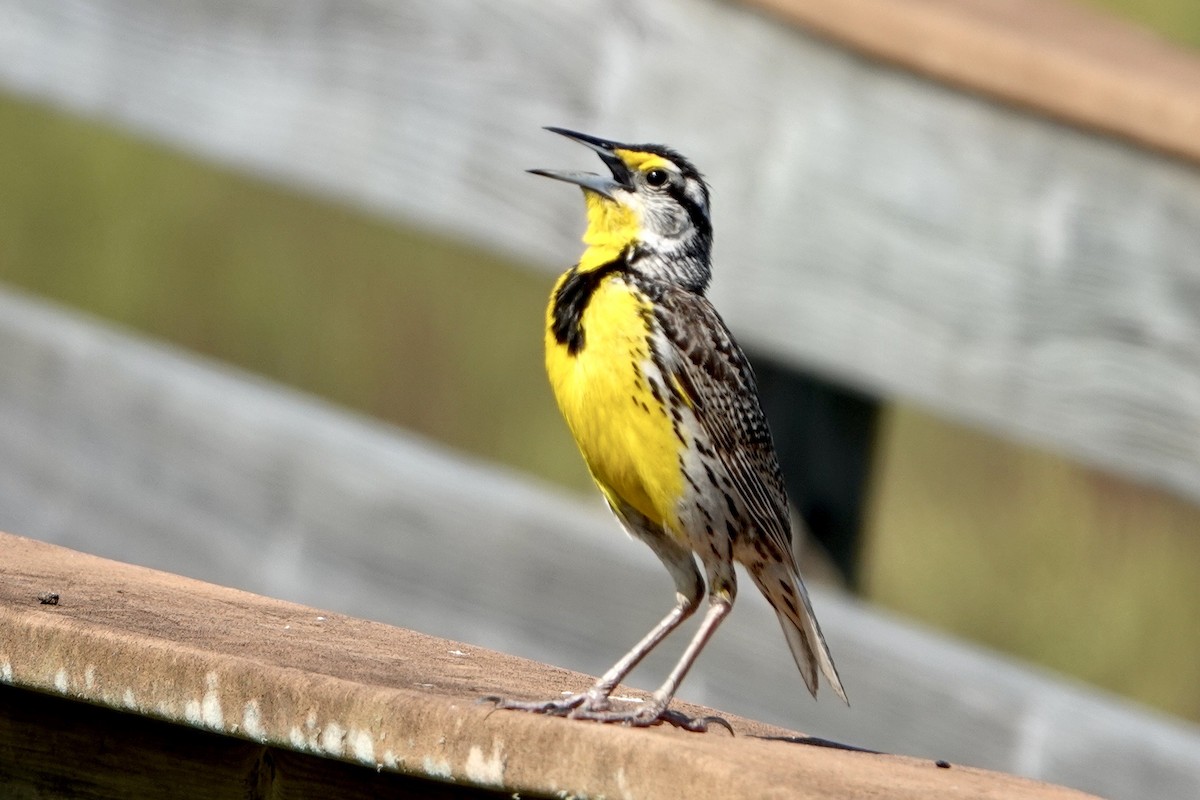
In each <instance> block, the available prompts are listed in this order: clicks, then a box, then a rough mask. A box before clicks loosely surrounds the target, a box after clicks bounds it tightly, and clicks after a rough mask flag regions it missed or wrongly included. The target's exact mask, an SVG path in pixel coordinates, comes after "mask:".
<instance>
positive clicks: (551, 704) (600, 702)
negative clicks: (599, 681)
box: [479, 692, 608, 717]
mask: <svg viewBox="0 0 1200 800" xmlns="http://www.w3.org/2000/svg"><path fill="white" fill-rule="evenodd" d="M479 701H480V702H481V703H492V704H493V705H495V706H496V708H503V709H507V710H510V711H530V712H533V713H534V714H547V715H549V716H552V717H566V716H570V715H571V714H572V713H573V712H574V711H576V710H578V709H580V708H585V707H586V708H589V709H592V710H596V711H600V710H604V709H607V708H608V698H607V697H593V696H591V695H590V694H589V693H588V692H583V693H581V694H567V695H564V696H563V697H561V698H559V699H558V700H509V699H508V698H506V697H500V696H499V695H488V696H486V697H481V698H480V699H479Z"/></svg>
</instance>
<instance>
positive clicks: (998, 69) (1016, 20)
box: [743, 0, 1200, 162]
mask: <svg viewBox="0 0 1200 800" xmlns="http://www.w3.org/2000/svg"><path fill="white" fill-rule="evenodd" d="M743 2H744V3H745V4H746V5H748V6H754V7H757V8H760V9H762V10H764V11H766V12H768V13H770V14H773V15H775V16H776V17H779V18H782V19H785V20H788V21H790V22H792V23H793V24H796V25H799V26H801V27H803V28H807V29H809V30H812V31H813V32H815V33H817V34H819V35H821V36H824V37H826V38H828V39H831V40H833V41H836V42H839V43H841V44H843V45H846V46H848V47H851V48H853V49H855V50H858V51H860V52H862V53H864V54H865V55H868V56H870V57H873V58H877V59H880V60H883V61H886V62H889V63H892V64H895V65H897V66H900V67H903V68H905V69H909V70H912V71H914V72H917V73H919V74H922V75H926V76H928V77H931V78H934V79H936V80H939V81H942V82H945V83H947V84H950V85H953V86H957V87H960V88H963V89H967V90H971V91H975V92H979V93H981V94H984V95H989V96H992V97H995V98H997V99H999V100H1001V101H1003V102H1007V103H1012V104H1015V105H1018V106H1023V107H1026V108H1030V109H1033V110H1036V111H1038V112H1041V113H1043V114H1046V115H1048V116H1050V117H1052V118H1055V119H1058V120H1061V121H1063V122H1067V123H1070V124H1073V125H1078V126H1081V127H1084V128H1090V129H1094V130H1097V131H1101V132H1104V133H1107V134H1110V135H1114V136H1118V137H1121V138H1125V139H1128V140H1130V141H1133V142H1136V143H1137V144H1140V145H1143V146H1145V147H1149V148H1152V149H1155V150H1159V151H1162V152H1165V153H1169V154H1171V155H1174V156H1177V157H1182V158H1185V159H1187V160H1190V161H1193V162H1200V55H1198V54H1195V53H1192V52H1189V51H1188V50H1186V49H1185V48H1183V47H1179V46H1175V45H1173V44H1170V43H1168V42H1166V41H1165V40H1162V39H1160V38H1158V37H1156V36H1154V35H1153V34H1151V33H1150V32H1147V31H1145V30H1142V29H1140V28H1138V27H1137V26H1135V25H1133V24H1131V23H1125V22H1123V21H1120V20H1117V19H1114V18H1111V17H1108V16H1106V15H1103V14H1101V13H1100V12H1097V11H1093V10H1091V9H1088V8H1084V7H1080V6H1075V5H1072V4H1068V3H1064V2H1057V1H1056V0H907V2H902V3H901V2H895V0H743Z"/></svg>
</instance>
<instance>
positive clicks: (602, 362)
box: [492, 128, 846, 730]
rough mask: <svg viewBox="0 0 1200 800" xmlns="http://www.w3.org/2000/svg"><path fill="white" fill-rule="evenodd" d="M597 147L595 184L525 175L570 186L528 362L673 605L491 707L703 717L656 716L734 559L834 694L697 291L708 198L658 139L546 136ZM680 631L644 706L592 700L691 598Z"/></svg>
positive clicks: (581, 176)
mask: <svg viewBox="0 0 1200 800" xmlns="http://www.w3.org/2000/svg"><path fill="white" fill-rule="evenodd" d="M547 130H550V131H552V132H554V133H558V134H561V135H563V136H566V137H568V138H570V139H573V140H574V141H576V142H579V143H581V144H584V145H586V146H587V147H589V148H591V149H592V150H594V151H595V152H596V153H597V154H599V156H600V159H601V160H602V161H603V162H604V164H605V165H606V166H607V167H608V169H609V171H610V172H611V173H612V176H611V177H608V176H603V175H597V174H594V173H589V172H562V171H553V170H540V169H537V170H530V171H531V172H533V173H534V174H536V175H543V176H545V177H547V178H554V179H556V180H560V181H566V182H568V183H573V184H577V185H578V186H581V187H582V188H583V194H584V198H585V200H586V203H587V220H588V225H587V232H586V233H585V234H584V236H583V241H584V243H585V244H586V245H587V247H586V249H585V250H584V252H583V255H582V256H581V257H580V259H579V263H578V264H576V265H575V266H574V267H572V268H571V269H569V270H567V272H566V273H564V274H563V275H562V276H561V277H560V278H559V279H558V282H557V284H556V285H555V287H554V291H553V294H552V295H551V299H550V305H549V307H548V308H547V310H546V369H547V372H548V373H549V377H550V384H551V386H552V387H553V390H554V395H555V398H556V399H557V400H558V405H559V408H560V409H561V410H562V414H563V416H564V417H565V418H566V421H567V425H568V426H569V427H570V429H571V433H572V434H573V435H574V437H575V441H576V442H577V443H578V445H579V449H580V451H581V452H582V453H583V458H584V460H585V461H586V462H587V466H588V469H589V470H590V471H591V474H592V477H593V478H594V479H595V481H596V484H597V485H598V486H599V487H600V491H601V492H603V494H604V497H605V499H606V500H607V501H608V505H609V506H610V507H611V508H612V511H613V513H614V514H616V516H617V519H618V520H620V522H621V524H622V525H623V526H624V527H625V529H626V530H627V531H628V532H629V533H630V534H632V535H633V536H634V537H636V538H638V539H640V540H641V541H643V542H645V543H646V544H647V545H649V546H650V549H651V550H653V551H654V553H655V555H657V556H658V557H659V559H660V560H661V561H662V562H663V564H664V565H665V566H666V568H667V570H668V571H669V572H670V574H671V577H672V578H673V579H674V581H675V589H676V593H677V599H676V602H675V605H674V607H673V608H672V609H671V611H670V613H668V614H667V615H666V616H665V617H664V618H663V619H662V621H661V622H659V623H658V624H657V625H655V626H654V628H653V629H651V630H650V632H649V633H647V634H646V636H645V637H644V638H643V639H642V640H641V641H640V642H638V643H637V645H635V646H634V647H633V649H632V650H630V651H629V652H628V653H626V654H625V655H624V656H622V657H621V659H620V660H619V661H617V663H616V664H614V665H613V667H612V668H611V669H610V670H609V671H608V672H606V673H604V675H603V676H602V677H601V678H600V679H599V680H598V681H597V682H596V683H595V684H594V685H593V686H592V687H591V688H590V689H588V690H587V691H586V692H583V693H581V694H575V695H570V696H567V697H564V698H560V699H554V700H549V701H545V702H518V701H512V700H505V699H501V698H492V699H493V700H495V701H496V702H497V704H498V705H499V706H500V707H502V708H513V709H522V710H526V711H536V712H542V713H548V714H556V715H560V716H569V717H574V718H582V719H591V720H598V721H603V722H622V723H626V724H630V725H637V726H643V725H652V724H655V723H657V722H659V721H667V722H670V723H672V724H675V725H679V726H682V727H686V728H689V729H692V730H703V729H704V727H705V721H704V720H692V719H689V718H687V717H684V716H683V715H681V714H676V713H674V712H671V711H668V705H669V704H670V702H671V699H672V697H673V696H674V694H675V691H676V689H677V688H678V687H679V684H680V682H681V681H682V680H683V678H684V676H685V675H686V674H687V671H688V669H689V668H690V667H691V666H692V664H693V662H694V661H695V660H696V656H697V655H699V653H700V650H701V649H702V648H703V647H704V645H705V643H707V642H708V640H709V638H710V637H711V636H712V635H713V632H714V631H715V630H716V628H717V626H718V625H719V624H720V623H721V620H723V619H724V618H725V617H726V615H728V614H729V612H730V610H731V609H732V607H733V600H734V596H735V594H736V591H737V588H736V578H735V574H734V566H733V565H734V562H735V561H736V562H738V563H740V564H742V566H744V567H745V568H746V570H747V571H748V572H749V574H750V577H751V579H752V580H753V581H754V583H755V584H756V585H757V586H758V588H759V590H760V591H761V592H762V593H763V595H765V596H766V598H767V600H768V601H769V602H770V603H771V606H772V607H773V608H774V609H775V611H776V613H777V614H778V616H779V621H780V623H781V624H782V626H783V632H784V636H785V637H786V639H787V643H788V646H789V647H790V648H791V651H792V655H793V657H794V658H795V660H796V665H797V666H798V667H799V668H800V672H801V673H802V675H803V676H804V681H805V683H806V684H807V686H808V689H809V691H810V692H812V694H813V695H814V696H815V695H816V693H817V681H818V679H817V671H818V669H819V670H820V672H822V673H824V675H825V678H826V679H827V680H828V682H829V684H830V685H831V686H832V688H833V691H834V692H836V693H837V694H838V696H839V697H841V698H842V699H843V700H845V699H846V694H845V691H844V690H843V688H842V683H841V680H840V679H839V678H838V674H837V669H836V668H835V667H834V665H833V660H832V659H831V658H830V655H829V649H828V647H827V646H826V644H825V639H824V637H823V636H822V635H821V629H820V627H819V626H818V625H817V620H816V617H815V616H814V615H813V610H812V606H811V604H810V603H809V599H808V592H807V590H806V589H805V587H804V582H803V581H802V580H801V578H800V572H799V570H798V568H797V566H796V560H795V556H794V554H793V550H792V530H791V523H790V517H789V514H788V503H787V495H786V493H785V491H784V486H783V478H782V476H781V474H780V470H779V463H778V459H777V457H776V455H775V448H774V445H773V444H772V442H771V434H770V431H769V430H768V428H767V421H766V418H765V417H764V416H763V412H762V408H761V406H760V404H759V399H758V389H757V385H756V383H755V379H754V373H753V371H752V370H751V368H750V364H749V362H748V361H747V360H746V356H745V355H744V354H743V353H742V350H741V348H740V347H738V345H737V343H736V342H735V341H734V339H733V336H732V335H731V334H730V332H729V329H728V328H726V326H725V323H724V321H722V319H721V317H720V315H719V314H718V313H717V311H716V309H714V308H713V306H712V304H711V303H710V302H709V301H708V299H707V298H706V297H705V290H706V289H707V288H708V283H709V278H710V275H711V264H710V249H711V244H712V224H711V221H710V218H709V192H708V187H707V185H706V184H705V182H704V180H703V178H702V177H701V175H700V173H699V172H697V171H696V168H695V167H694V166H693V165H692V164H691V162H689V161H688V160H687V159H686V158H684V157H683V156H681V155H680V154H679V153H677V152H675V151H674V150H672V149H670V148H668V147H663V146H661V145H650V144H637V145H631V144H619V143H617V142H611V141H607V140H604V139H598V138H595V137H593V136H587V135H585V134H582V133H576V132H573V131H568V130H564V129H561V128H548V129H547ZM696 557H699V559H700V563H701V564H702V565H703V567H704V575H705V577H706V578H707V594H708V610H707V611H706V613H705V615H704V618H703V622H702V623H701V625H700V627H699V629H698V630H697V632H696V634H695V636H694V638H693V639H692V640H691V642H690V643H689V644H688V646H687V648H686V649H685V650H684V653H683V655H682V657H681V658H680V659H679V662H678V663H677V664H676V665H675V667H674V668H673V669H672V670H671V672H670V674H669V676H668V677H667V679H666V681H665V682H664V683H663V685H662V686H661V687H660V688H659V689H658V690H657V691H656V692H655V693H654V695H653V697H652V699H651V700H650V701H649V702H646V703H643V704H641V705H640V706H638V707H635V708H632V709H623V708H615V707H614V706H613V704H612V702H611V701H610V695H611V693H612V692H613V690H614V689H615V688H616V686H617V684H618V683H620V682H621V681H622V680H623V679H624V678H625V676H626V675H628V673H629V672H630V671H631V670H632V669H633V668H634V667H635V666H637V664H638V662H640V661H641V660H642V658H643V657H644V656H645V655H646V654H647V653H649V652H650V651H651V650H652V649H653V648H654V647H655V646H657V645H658V644H659V642H661V641H662V640H663V639H664V638H666V636H667V635H668V634H669V633H670V632H671V631H673V630H674V629H675V628H676V627H678V626H679V624H680V623H682V622H683V621H684V620H685V619H687V618H688V617H689V616H691V614H692V613H693V612H695V611H696V610H697V608H699V606H700V604H701V601H702V600H703V598H704V594H705V580H704V578H702V577H701V573H700V570H699V569H697V565H696Z"/></svg>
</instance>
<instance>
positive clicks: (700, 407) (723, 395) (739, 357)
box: [655, 288, 794, 566]
mask: <svg viewBox="0 0 1200 800" xmlns="http://www.w3.org/2000/svg"><path fill="white" fill-rule="evenodd" d="M655 314H656V319H657V321H658V323H659V325H660V326H661V327H662V330H663V333H664V335H665V336H666V338H667V339H668V340H669V341H670V342H671V344H672V352H670V353H664V354H661V355H662V356H663V363H664V365H665V367H666V368H667V370H668V371H669V373H670V374H671V375H672V377H674V378H675V383H677V384H678V386H679V387H680V388H681V389H682V391H683V393H684V394H685V395H686V398H685V399H686V400H687V401H688V402H689V404H690V405H691V407H692V411H693V412H694V413H695V415H696V419H697V420H698V421H699V423H700V425H701V427H703V429H704V431H705V432H706V433H707V434H708V437H709V439H710V440H711V442H712V445H713V447H714V448H715V449H716V451H717V455H718V458H719V460H720V462H721V463H722V464H723V465H724V466H725V469H726V470H727V471H728V473H729V476H730V478H731V479H732V481H733V484H734V487H735V488H736V489H737V491H738V493H739V494H740V495H741V497H742V500H743V502H744V503H745V506H746V509H747V510H748V512H749V513H750V517H751V521H752V522H753V523H754V524H755V527H756V528H758V530H759V531H761V532H762V533H763V534H764V535H766V536H767V538H768V539H770V540H771V541H772V542H773V543H774V544H775V545H776V546H777V547H778V548H779V550H780V552H781V553H785V554H787V557H788V559H789V560H792V559H793V558H794V557H793V553H792V536H791V521H790V517H789V515H788V504H787V492H786V490H785V489H784V485H783V474H782V473H781V472H780V469H779V460H778V457H777V456H776V454H775V446H774V443H773V442H772V441H771V432H770V429H769V428H768V427H767V418H766V416H765V415H764V414H763V411H762V406H761V405H760V404H759V400H758V384H757V382H756V381H755V379H754V372H753V370H752V369H751V368H750V362H749V361H748V360H747V359H746V355H745V354H744V353H743V352H742V349H741V348H740V347H738V344H737V342H735V341H734V339H733V335H732V334H731V333H730V332H729V329H728V328H727V327H726V326H725V322H724V320H722V319H721V316H720V314H718V313H717V310H716V309H715V308H713V305H712V303H710V302H709V301H708V300H707V299H706V298H705V297H703V296H701V295H698V294H694V293H692V292H688V291H684V290H682V289H676V288H666V289H664V290H663V292H662V296H661V297H660V298H658V302H657V304H656V306H655ZM792 563H793V566H794V561H793V562H792Z"/></svg>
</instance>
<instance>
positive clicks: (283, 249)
mask: <svg viewBox="0 0 1200 800" xmlns="http://www.w3.org/2000/svg"><path fill="white" fill-rule="evenodd" d="M1093 2H1094V3H1095V4H1096V5H1098V6H1103V7H1107V8H1109V9H1111V10H1114V11H1117V12H1120V13H1122V14H1125V15H1127V16H1129V17H1131V18H1133V19H1137V20H1139V21H1141V22H1143V23H1145V24H1147V25H1150V26H1153V27H1155V28H1157V29H1158V30H1159V31H1160V32H1161V33H1162V34H1164V35H1165V36H1167V37H1169V38H1171V39H1174V40H1176V41H1179V42H1183V43H1185V44H1188V45H1191V46H1200V3H1197V2H1196V1H1195V0H1146V1H1145V2H1135V1H1134V0H1093ZM0 142H3V143H4V146H3V147H0V176H2V177H3V187H4V191H3V192H0V280H3V281H4V282H5V283H6V284H8V285H10V286H14V287H19V288H22V289H25V290H28V291H32V292H35V293H37V294H39V295H42V296H45V297H49V298H53V299H55V300H57V301H61V302H63V303H66V304H69V305H71V306H74V307H77V308H81V309H84V310H86V311H88V312H92V313H94V314H97V315H100V316H102V317H105V318H107V319H109V320H113V321H116V322H118V323H119V324H121V325H124V326H127V327H129V328H132V329H135V330H138V331H141V332H144V333H147V334H150V335H152V336H156V337H160V338H162V339H165V340H168V341H171V342H174V343H177V344H179V345H181V346H183V347H186V348H188V349H191V350H194V351H196V352H199V353H202V354H205V355H208V356H212V357H215V358H218V359H221V360H224V361H227V362H230V363H232V364H235V365H238V366H240V367H243V368H245V369H248V370H252V371H254V372H257V373H260V374H262V375H265V376H268V377H270V378H273V379H276V380H280V381H283V382H285V383H288V384H291V385H293V386H296V387H299V388H301V389H304V390H307V391H311V392H314V393H316V394H319V395H322V396H324V397H327V398H329V399H331V400H333V401H335V402H338V403H340V404H343V405H345V406H347V407H349V408H352V409H356V410H359V411H362V412H365V413H368V414H371V415H374V416H376V417H379V418H382V419H385V420H388V421H391V422H394V423H396V424H399V425H402V426H405V427H406V428H409V429H412V430H415V431H419V432H422V433H424V434H425V435H427V436H429V437H431V438H434V439H437V440H440V441H442V442H444V443H446V444H448V445H450V446H452V447H455V448H459V449H461V450H464V451H469V452H472V453H475V454H477V455H480V456H483V457H486V458H489V459H494V460H496V461H499V462H503V463H506V464H508V465H511V466H512V467H513V468H515V469H518V470H522V471H525V472H528V473H531V474H533V475H537V476H540V477H541V478H543V479H546V480H549V481H555V482H559V483H563V484H566V485H567V486H569V487H570V488H572V489H576V490H578V491H580V492H587V491H591V489H590V486H589V482H588V478H587V475H586V473H585V471H584V469H583V466H582V463H581V461H580V459H579V457H578V455H577V453H576V452H575V448H574V445H573V444H572V442H571V441H570V438H569V436H568V434H567V432H566V429H565V427H564V426H563V425H562V424H561V422H560V420H559V418H558V414H557V411H556V410H555V408H554V405H553V402H552V400H551V397H550V393H549V390H548V388H547V387H546V386H545V380H544V377H543V375H542V367H541V335H542V334H541V325H542V314H543V308H544V303H545V299H546V295H547V293H548V291H549V288H550V285H551V282H552V280H553V277H552V276H549V275H543V274H540V273H538V272H535V271H531V270H528V269H525V268H523V267H522V266H520V265H516V264H511V263H506V262H505V261H503V260H501V259H498V258H497V257H495V256H494V255H492V254H489V253H487V252H482V251H480V250H476V249H471V248H469V247H465V246H463V245H462V244H460V243H455V242H450V241H443V240H438V239H434V238H430V237H429V236H428V235H426V234H424V233H422V232H419V231H416V230H410V229H405V228H403V227H401V226H398V225H396V224H394V223H393V222H390V221H385V220H382V219H377V218H373V217H371V216H369V215H367V214H365V213H362V212H360V211H356V210H350V209H347V208H344V207H342V206H338V205H335V204H333V203H330V202H323V201H320V200H317V199H313V198H311V197H306V196H299V195H296V194H292V193H289V192H288V191H286V190H284V189H281V188H278V187H275V186H273V185H269V184H265V183H262V182H257V181H254V180H251V179H248V178H246V177H244V176H240V175H237V174H233V173H231V172H227V171H224V170H222V169H219V168H216V167H213V166H211V165H209V164H205V163H200V162H198V161H196V160H193V159H191V158H188V157H186V156H183V155H180V154H179V153H176V152H172V151H169V150H166V149H164V148H162V147H159V146H156V145H153V144H148V143H146V142H144V141H139V140H136V139H134V138H131V137H130V136H128V135H126V134H123V133H120V132H117V131H114V130H110V129H108V128H105V127H103V126H99V125H96V124H93V123H90V122H87V121H83V120H80V119H77V118H72V117H68V116H64V115H62V114H60V113H57V112H54V111H51V110H48V109H46V108H43V107H39V106H36V105H33V104H30V103H28V102H25V101H22V100H18V99H15V98H12V97H6V96H3V95H0ZM581 223H582V217H581ZM574 255H575V254H574V253H564V254H563V263H564V265H566V264H568V263H569V262H570V260H571V259H572V258H573V256H574ZM498 421H502V424H497V423H498ZM879 435H880V438H879V442H878V448H877V451H876V460H875V465H874V468H873V473H872V477H871V482H870V487H871V490H870V499H869V511H868V525H867V531H866V546H865V565H864V587H865V594H866V596H867V597H868V598H869V599H870V600H871V601H873V602H876V603H879V604H881V605H883V606H886V607H889V608H891V609H894V610H896V611H899V612H901V613H904V614H907V615H910V616H912V617H916V618H919V619H921V620H924V621H926V622H928V623H929V624H931V625H934V626H936V627H938V628H941V629H943V630H946V631H950V632H952V633H954V634H957V635H961V636H963V637H966V638H970V639H974V640H976V641H979V642H983V643H985V644H988V645H991V646H994V647H996V648H999V649H1001V650H1005V651H1008V652H1010V653H1014V654H1016V655H1018V656H1020V657H1023V658H1026V659H1029V660H1032V661H1035V662H1037V663H1040V664H1043V665H1046V666H1048V667H1051V668H1053V669H1056V670H1060V671H1063V672H1066V673H1069V674H1073V675H1076V676H1079V677H1081V678H1083V679H1085V680H1087V681H1090V682H1093V683H1095V684H1097V685H1099V686H1102V687H1106V688H1108V689H1111V690H1113V691H1116V692H1119V693H1122V694H1125V695H1128V696H1130V697H1133V698H1136V699H1138V700H1140V701H1143V702H1145V703H1148V704H1150V705H1153V706H1157V707H1159V708H1161V709H1164V710H1166V711H1169V712H1172V713H1175V714H1178V715H1181V716H1184V717H1188V718H1191V719H1193V720H1200V685H1198V683H1197V681H1196V680H1195V668H1194V665H1195V664H1196V663H1200V626H1198V625H1197V624H1196V617H1197V609H1200V535H1198V534H1200V511H1198V510H1197V509H1196V508H1195V507H1193V506H1191V505H1189V504H1188V503H1185V502H1183V501H1182V500H1180V499H1178V498H1175V497H1173V496H1170V495H1168V494H1166V493H1162V492H1158V491H1155V490H1152V489H1149V488H1145V487H1138V486H1133V485H1130V484H1129V483H1127V482H1124V481H1120V480H1117V479H1113V478H1110V477H1107V476H1105V475H1103V474H1101V473H1099V472H1096V471H1093V470H1089V469H1086V468H1083V467H1080V466H1078V465H1074V464H1072V463H1070V462H1068V461H1066V460H1064V459H1062V458H1060V457H1057V456H1055V455H1052V454H1049V453H1045V452H1040V451H1038V450H1035V449H1032V448H1029V447H1024V446H1020V445H1017V444H1013V443H1011V442H1005V441H1001V440H998V439H996V438H993V437H990V436H988V435H986V434H983V433H980V432H978V431H974V430H969V429H965V428H963V427H960V426H957V425H953V424H950V423H947V422H945V421H942V420H939V419H936V418H934V417H933V416H931V415H930V414H928V413H926V412H924V411H922V410H920V409H916V408H911V407H907V406H905V405H903V404H892V405H889V406H887V407H886V410H885V412H884V416H883V420H882V424H881V426H880V434H879Z"/></svg>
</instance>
